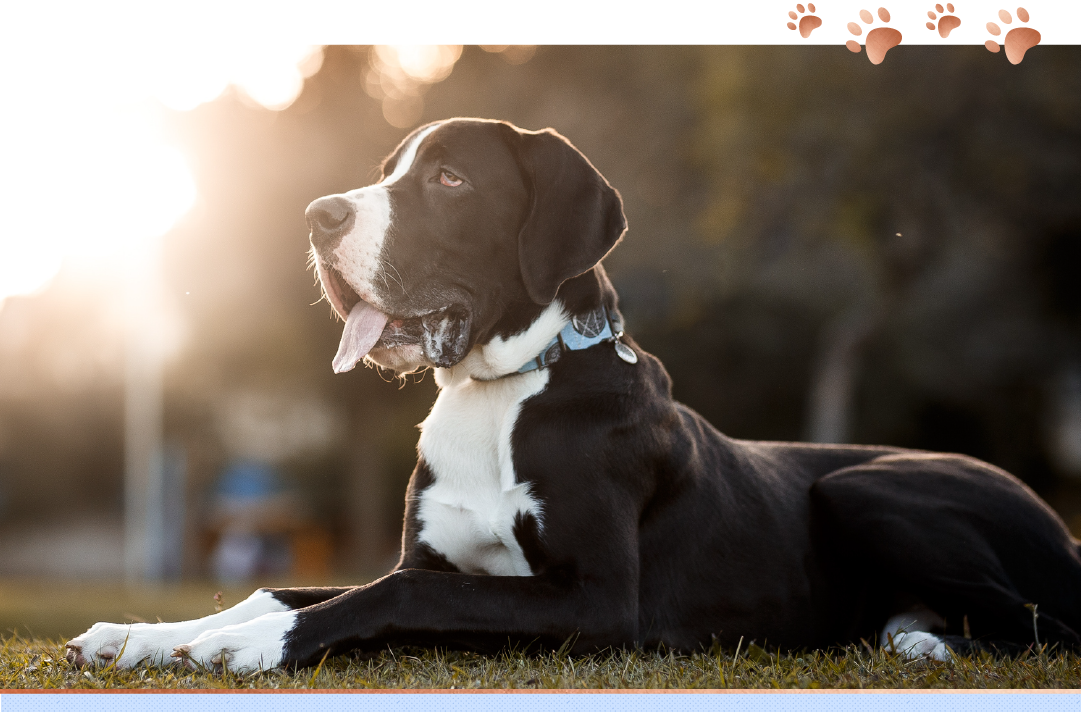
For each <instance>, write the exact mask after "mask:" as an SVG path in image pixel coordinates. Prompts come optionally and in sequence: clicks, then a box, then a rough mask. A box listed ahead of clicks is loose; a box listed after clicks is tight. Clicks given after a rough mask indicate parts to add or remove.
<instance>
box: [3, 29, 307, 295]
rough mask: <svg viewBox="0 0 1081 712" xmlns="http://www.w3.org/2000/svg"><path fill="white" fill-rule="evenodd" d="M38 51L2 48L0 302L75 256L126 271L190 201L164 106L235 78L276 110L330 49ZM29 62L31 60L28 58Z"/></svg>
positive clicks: (213, 91)
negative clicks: (5, 107) (5, 106)
mask: <svg viewBox="0 0 1081 712" xmlns="http://www.w3.org/2000/svg"><path fill="white" fill-rule="evenodd" d="M62 47H63V48H62V49H59V48H58V49H57V50H56V51H50V52H44V53H43V52H40V51H38V50H37V48H36V47H30V46H22V45H19V44H18V43H10V44H8V45H6V46H4V47H0V60H4V61H5V62H6V64H7V66H10V67H15V66H20V67H26V68H27V69H26V70H25V71H22V72H19V71H13V72H10V73H9V76H8V77H7V86H6V87H5V102H10V106H12V107H16V106H18V107H19V110H18V111H14V110H13V111H10V112H8V113H7V116H6V118H5V121H6V122H7V127H6V130H5V131H4V132H3V133H2V134H0V225H2V229H0V304H2V302H3V299H4V298H5V297H6V296H9V295H14V294H31V293H34V292H37V291H40V290H42V289H44V288H45V287H46V286H47V285H48V284H49V282H50V281H51V280H52V278H53V277H54V276H55V275H56V274H57V272H58V271H59V270H60V268H61V266H62V265H63V263H64V262H65V260H68V259H76V260H78V261H81V262H93V263H95V264H97V265H99V266H101V267H103V268H105V269H104V271H103V272H102V278H103V279H108V278H109V277H107V276H106V275H107V274H113V273H115V272H117V271H120V272H122V271H123V270H124V265H125V263H126V257H125V256H126V255H130V254H131V253H133V252H138V251H139V249H138V248H140V246H141V245H142V244H143V243H145V242H146V241H147V240H152V239H154V238H157V237H160V236H161V235H163V234H164V233H166V232H168V230H169V229H170V228H172V226H173V225H174V224H175V223H176V222H177V221H178V220H179V219H180V218H181V216H183V214H184V213H186V212H187V211H188V210H189V209H190V208H191V206H192V205H193V203H194V201H195V196H196V188H195V182H194V179H193V177H192V175H191V172H190V170H189V168H188V166H187V164H186V162H185V160H184V157H183V156H182V155H181V153H180V152H179V151H178V150H177V149H176V148H174V147H171V146H169V145H168V143H169V141H168V140H167V139H166V137H165V136H163V129H162V119H163V114H162V111H163V108H162V107H165V108H168V109H172V110H174V111H189V110H191V109H194V108H196V107H198V106H199V105H200V104H203V103H206V102H209V101H213V100H214V99H216V98H217V97H219V96H220V95H221V94H222V93H223V92H224V91H225V90H226V88H227V87H229V86H230V85H232V86H235V87H236V88H237V90H238V91H239V92H240V93H241V95H242V97H243V98H245V100H249V99H250V100H251V102H253V103H255V104H257V105H259V106H262V107H265V108H266V109H270V110H281V109H284V108H286V107H288V106H289V105H290V104H292V103H293V102H294V101H295V100H296V98H297V97H298V96H299V94H300V92H301V90H302V89H303V86H304V80H305V79H306V78H307V77H310V76H312V75H314V74H315V73H316V72H317V71H318V70H319V68H320V66H321V65H322V62H323V47H322V46H319V45H306V44H295V43H294V44H288V43H281V42H277V43H275V42H270V41H263V42H260V43H257V44H250V43H249V44H242V43H236V42H221V43H217V44H216V45H215V44H214V43H208V44H203V45H199V46H192V45H190V44H185V45H178V44H176V43H175V42H174V43H170V42H164V43H161V44H160V45H154V44H152V43H144V44H142V45H137V44H124V43H120V42H114V43H99V44H96V45H94V46H93V48H92V49H91V48H88V47H86V46H81V45H80V44H78V43H77V42H72V43H71V44H68V45H62ZM28 59H30V60H31V61H29V62H28V61H26V60H28Z"/></svg>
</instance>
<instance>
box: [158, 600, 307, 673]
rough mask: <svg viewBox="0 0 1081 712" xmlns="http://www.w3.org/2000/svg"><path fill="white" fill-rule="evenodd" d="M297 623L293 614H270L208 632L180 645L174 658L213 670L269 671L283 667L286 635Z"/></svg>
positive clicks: (283, 612) (174, 653)
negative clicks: (183, 659)
mask: <svg viewBox="0 0 1081 712" xmlns="http://www.w3.org/2000/svg"><path fill="white" fill-rule="evenodd" d="M295 621H296V613H294V612H293V611H282V612H280V613H267V614H266V615H262V616H259V617H258V618H256V619H254V620H250V621H248V622H247V623H238V624H236V625H227V626H225V627H224V628H219V629H217V630H208V631H206V632H205V633H203V634H202V635H200V636H199V637H198V638H196V639H195V640H193V641H191V642H190V643H186V644H183V645H177V646H176V648H175V650H174V652H173V656H174V657H177V658H185V659H186V660H187V661H188V662H189V664H194V665H201V666H203V667H204V668H209V669H212V670H214V669H219V668H226V669H228V670H231V671H233V672H242V673H248V672H255V671H257V670H270V669H272V668H276V667H278V666H279V665H281V663H282V653H283V651H284V648H285V636H286V634H287V633H289V631H291V630H292V629H293V624H294V623H295Z"/></svg>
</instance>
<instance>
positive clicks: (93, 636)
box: [65, 623, 176, 668]
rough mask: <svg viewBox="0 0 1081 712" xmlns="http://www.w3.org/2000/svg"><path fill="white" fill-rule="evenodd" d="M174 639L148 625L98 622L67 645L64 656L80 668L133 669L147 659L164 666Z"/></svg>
mask: <svg viewBox="0 0 1081 712" xmlns="http://www.w3.org/2000/svg"><path fill="white" fill-rule="evenodd" d="M175 644H176V641H175V639H173V638H171V637H170V636H169V634H168V633H167V631H165V630H163V629H162V628H161V627H159V626H158V625H155V624H149V623H132V624H123V623H95V624H94V625H92V626H91V627H90V630H88V631H86V632H85V633H83V634H82V635H80V636H78V637H77V638H72V639H71V640H70V641H69V642H68V644H67V653H66V655H65V657H66V658H67V661H68V662H69V663H72V664H74V665H76V666H77V667H85V666H92V667H105V666H107V665H111V664H113V663H114V662H115V663H116V667H118V668H132V667H135V666H136V665H138V664H139V663H141V662H142V661H144V660H149V661H150V662H151V663H155V664H161V663H163V662H167V661H169V653H170V652H172V647H173V645H175Z"/></svg>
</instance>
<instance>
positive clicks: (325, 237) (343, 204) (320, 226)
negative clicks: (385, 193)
mask: <svg viewBox="0 0 1081 712" xmlns="http://www.w3.org/2000/svg"><path fill="white" fill-rule="evenodd" d="M356 214H357V213H356V210H355V209H354V208H353V203H352V201H350V200H349V199H348V198H345V197H342V196H340V195H330V196H327V197H325V198H319V199H318V200H313V201H312V203H311V205H309V206H308V209H307V210H305V211H304V217H305V219H307V221H308V229H309V230H311V240H312V245H314V246H315V247H316V248H322V247H328V246H331V245H333V244H334V243H335V242H337V241H338V240H340V239H341V238H342V236H343V235H345V234H346V233H348V232H349V231H350V230H351V229H352V228H353V221H354V220H355V219H356Z"/></svg>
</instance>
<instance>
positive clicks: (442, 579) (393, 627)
mask: <svg viewBox="0 0 1081 712" xmlns="http://www.w3.org/2000/svg"><path fill="white" fill-rule="evenodd" d="M636 633H637V588H636V581H626V580H624V581H623V582H621V583H620V584H619V585H611V584H602V583H601V582H599V581H593V582H583V581H573V582H571V581H560V580H558V579H556V578H551V577H542V576H537V577H529V576H525V577H522V576H478V575H471V574H461V573H448V572H443V571H427V570H421V569H405V570H401V571H396V572H394V573H392V574H390V575H388V576H386V577H384V578H382V579H380V580H379V581H376V582H374V583H372V584H369V585H367V586H362V587H359V588H356V589H353V590H351V591H348V592H346V593H344V594H342V595H340V596H338V597H336V598H333V599H331V600H329V601H326V602H324V603H320V604H318V605H315V606H311V607H309V608H305V609H301V610H297V611H290V612H286V613H272V614H269V615H265V616H262V617H260V618H257V619H255V620H252V621H249V622H247V623H243V624H240V625H235V626H229V627H228V628H224V629H221V630H216V631H210V632H207V633H205V634H204V635H202V636H200V637H199V638H198V639H197V640H194V641H192V642H191V643H190V644H189V645H185V646H183V649H184V652H185V654H186V655H188V656H189V657H190V658H191V660H193V661H195V662H198V663H200V664H203V665H212V666H219V665H224V666H226V667H228V668H229V669H230V670H234V671H239V672H245V671H253V670H258V669H269V668H272V667H276V666H288V665H312V664H315V663H318V662H319V661H320V660H322V659H323V658H324V656H326V655H327V654H328V653H329V654H335V653H341V652H345V651H346V650H349V649H352V648H358V647H359V648H367V649H378V648H380V647H384V646H386V645H401V644H410V643H415V644H423V645H453V646H464V647H468V648H473V649H480V650H495V649H498V648H500V647H502V646H505V645H507V644H508V642H509V643H511V644H514V643H521V644H526V645H528V644H530V643H534V642H536V643H540V644H544V645H552V646H558V645H559V644H561V643H562V642H563V641H565V640H567V639H568V638H572V637H573V638H574V639H575V644H574V648H575V649H578V650H591V649H598V648H602V647H605V646H610V645H623V644H632V643H633V642H634V641H635V638H636Z"/></svg>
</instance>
